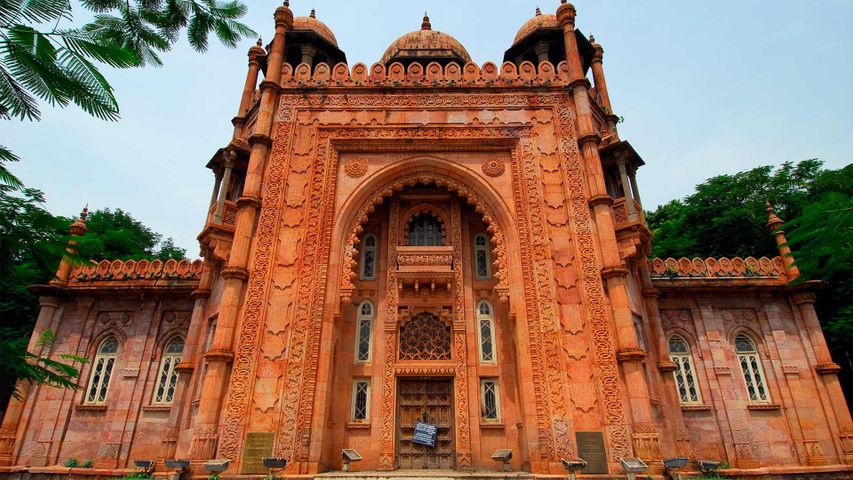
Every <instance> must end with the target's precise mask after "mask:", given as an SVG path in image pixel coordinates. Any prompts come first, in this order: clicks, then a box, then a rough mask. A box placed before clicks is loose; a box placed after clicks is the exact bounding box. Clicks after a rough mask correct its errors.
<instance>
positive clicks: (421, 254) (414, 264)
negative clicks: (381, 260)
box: [397, 245, 453, 291]
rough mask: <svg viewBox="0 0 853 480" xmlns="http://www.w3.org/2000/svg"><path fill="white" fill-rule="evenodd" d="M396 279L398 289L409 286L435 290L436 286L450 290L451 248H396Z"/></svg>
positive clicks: (451, 272) (417, 288)
mask: <svg viewBox="0 0 853 480" xmlns="http://www.w3.org/2000/svg"><path fill="white" fill-rule="evenodd" d="M397 279H398V281H399V283H400V287H401V288H402V287H403V286H406V285H411V286H413V287H414V289H415V291H418V290H419V289H420V288H429V289H430V290H433V291H434V290H435V287H436V285H442V286H445V287H446V288H447V289H448V290H450V286H451V283H452V281H453V247H452V246H444V245H441V246H398V247H397Z"/></svg>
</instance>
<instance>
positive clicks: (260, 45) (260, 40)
mask: <svg viewBox="0 0 853 480" xmlns="http://www.w3.org/2000/svg"><path fill="white" fill-rule="evenodd" d="M255 45H257V46H259V47H262V46H263V45H264V40H263V39H262V38H261V37H258V41H257V42H255Z"/></svg>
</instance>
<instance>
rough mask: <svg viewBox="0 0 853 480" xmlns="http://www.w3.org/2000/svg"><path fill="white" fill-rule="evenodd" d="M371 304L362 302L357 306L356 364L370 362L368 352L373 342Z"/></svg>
mask: <svg viewBox="0 0 853 480" xmlns="http://www.w3.org/2000/svg"><path fill="white" fill-rule="evenodd" d="M372 329H373V304H372V303H370V302H368V301H364V302H362V303H361V305H359V306H358V319H357V321H356V345H355V361H356V362H358V363H363V362H369V361H370V351H371V345H372V342H373V335H372Z"/></svg>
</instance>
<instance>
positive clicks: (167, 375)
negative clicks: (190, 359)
mask: <svg viewBox="0 0 853 480" xmlns="http://www.w3.org/2000/svg"><path fill="white" fill-rule="evenodd" d="M175 342H181V351H180V352H170V351H169V347H171V346H172V345H174V344H175ZM184 347H185V340H184V338H183V337H181V336H176V337H172V338H171V339H170V340H169V341H168V342H167V343H166V346H165V347H163V355H162V356H161V359H160V368H158V369H157V377H156V378H155V379H154V392H153V394H152V399H151V404H153V405H171V404H172V400H174V395H175V389H174V388H173V389H172V395H171V396H169V386H170V385H176V386H177V383H178V372H177V370H175V366H177V365H178V364H179V363H181V357H183V355H184ZM161 384H162V386H163V393H162V395H160V394H159V390H160V387H161ZM175 388H177V387H175Z"/></svg>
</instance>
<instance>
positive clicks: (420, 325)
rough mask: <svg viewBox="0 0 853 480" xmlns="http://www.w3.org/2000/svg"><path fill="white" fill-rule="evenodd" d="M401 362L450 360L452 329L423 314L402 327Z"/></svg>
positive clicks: (432, 316)
mask: <svg viewBox="0 0 853 480" xmlns="http://www.w3.org/2000/svg"><path fill="white" fill-rule="evenodd" d="M400 360H450V327H449V326H448V325H445V324H444V323H443V322H442V321H441V320H440V319H439V318H438V317H437V316H436V315H435V314H432V313H428V312H423V313H419V314H417V315H415V316H414V317H413V318H412V319H411V320H409V322H408V323H406V324H405V325H403V326H402V327H400Z"/></svg>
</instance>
